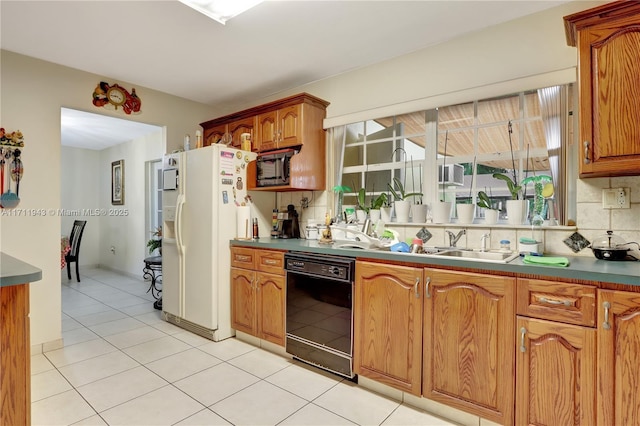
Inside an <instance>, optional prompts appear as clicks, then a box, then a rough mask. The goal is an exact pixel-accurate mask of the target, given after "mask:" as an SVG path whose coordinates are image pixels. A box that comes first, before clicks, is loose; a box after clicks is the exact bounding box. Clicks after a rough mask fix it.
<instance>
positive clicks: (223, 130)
mask: <svg viewBox="0 0 640 426" xmlns="http://www.w3.org/2000/svg"><path fill="white" fill-rule="evenodd" d="M203 137H204V138H203V142H202V144H203V146H209V145H215V144H217V143H226V140H227V125H226V124H221V125H219V126H215V127H210V128H208V129H204V134H203Z"/></svg>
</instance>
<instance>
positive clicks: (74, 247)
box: [69, 220, 87, 256]
mask: <svg viewBox="0 0 640 426" xmlns="http://www.w3.org/2000/svg"><path fill="white" fill-rule="evenodd" d="M86 224H87V221H86V220H76V221H74V222H73V228H72V229H71V235H70V236H69V245H70V246H71V250H70V251H69V255H71V256H78V252H79V251H80V241H81V240H82V233H83V232H84V226H85V225H86Z"/></svg>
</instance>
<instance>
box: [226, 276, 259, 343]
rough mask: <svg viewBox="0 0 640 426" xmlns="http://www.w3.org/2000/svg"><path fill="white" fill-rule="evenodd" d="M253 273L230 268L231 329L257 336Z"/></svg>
mask: <svg viewBox="0 0 640 426" xmlns="http://www.w3.org/2000/svg"><path fill="white" fill-rule="evenodd" d="M255 278H256V277H255V272H253V271H249V270H246V269H240V268H231V327H233V328H235V329H236V330H240V331H244V332H245V333H249V334H251V335H253V336H255V335H257V321H256V314H255V312H256V292H255V287H254V283H255Z"/></svg>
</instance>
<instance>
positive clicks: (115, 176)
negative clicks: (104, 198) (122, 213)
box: [111, 160, 124, 206]
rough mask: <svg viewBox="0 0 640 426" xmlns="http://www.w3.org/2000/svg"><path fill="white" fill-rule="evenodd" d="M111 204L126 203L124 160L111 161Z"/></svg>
mask: <svg viewBox="0 0 640 426" xmlns="http://www.w3.org/2000/svg"><path fill="white" fill-rule="evenodd" d="M111 204H113V205H114V206H116V205H122V204H124V160H118V161H114V162H112V163H111Z"/></svg>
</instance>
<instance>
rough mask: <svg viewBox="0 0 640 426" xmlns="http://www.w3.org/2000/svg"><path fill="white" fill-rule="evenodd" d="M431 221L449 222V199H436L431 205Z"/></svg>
mask: <svg viewBox="0 0 640 426" xmlns="http://www.w3.org/2000/svg"><path fill="white" fill-rule="evenodd" d="M431 216H432V220H433V223H449V222H450V221H451V201H438V202H436V203H434V204H433V206H432V207H431Z"/></svg>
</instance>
